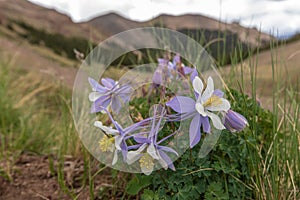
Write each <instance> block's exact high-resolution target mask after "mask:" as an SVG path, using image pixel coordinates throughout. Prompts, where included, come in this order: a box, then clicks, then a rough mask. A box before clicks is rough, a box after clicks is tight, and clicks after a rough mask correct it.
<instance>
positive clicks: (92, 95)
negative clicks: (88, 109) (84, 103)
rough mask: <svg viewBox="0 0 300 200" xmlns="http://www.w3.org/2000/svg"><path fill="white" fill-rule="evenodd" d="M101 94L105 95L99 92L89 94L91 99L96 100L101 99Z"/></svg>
mask: <svg viewBox="0 0 300 200" xmlns="http://www.w3.org/2000/svg"><path fill="white" fill-rule="evenodd" d="M101 96H103V94H100V93H99V92H91V93H90V94H89V100H90V101H93V102H94V101H96V100H97V99H99V98H100V97H101Z"/></svg>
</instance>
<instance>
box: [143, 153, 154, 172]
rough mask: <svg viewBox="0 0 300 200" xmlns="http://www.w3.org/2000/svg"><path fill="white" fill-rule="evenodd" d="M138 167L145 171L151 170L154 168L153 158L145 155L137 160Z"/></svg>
mask: <svg viewBox="0 0 300 200" xmlns="http://www.w3.org/2000/svg"><path fill="white" fill-rule="evenodd" d="M139 162H140V167H141V168H143V169H147V170H152V169H153V167H154V162H153V158H152V157H151V156H150V155H149V154H148V153H145V154H144V155H143V156H142V157H141V158H140V160H139Z"/></svg>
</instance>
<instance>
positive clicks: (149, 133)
mask: <svg viewBox="0 0 300 200" xmlns="http://www.w3.org/2000/svg"><path fill="white" fill-rule="evenodd" d="M178 74H179V75H178ZM180 76H184V77H189V79H190V82H191V84H190V85H191V89H192V90H193V93H194V96H193V97H190V96H174V97H172V98H171V100H169V101H167V103H166V104H165V105H154V106H153V108H154V109H153V112H152V113H151V116H149V117H148V118H146V119H142V120H140V121H138V122H136V123H133V124H132V125H130V126H128V127H125V128H124V127H122V126H121V125H120V124H119V123H118V122H117V121H116V120H115V119H114V118H113V116H112V114H111V113H110V112H109V110H112V111H113V112H114V113H119V111H120V110H121V108H122V106H123V105H124V103H126V102H129V100H130V95H131V92H132V87H131V86H130V84H120V83H118V82H117V81H114V80H112V79H110V78H103V79H101V83H102V85H101V84H100V83H98V82H97V81H96V80H94V79H92V78H89V83H90V85H91V87H92V90H93V91H92V92H91V93H90V95H89V99H90V101H92V102H93V103H92V107H91V112H92V113H98V112H101V113H103V114H107V116H108V117H109V119H110V121H111V124H112V125H113V126H114V128H113V127H108V126H105V125H103V123H102V122H101V121H96V122H94V126H96V127H97V128H99V129H101V130H102V131H103V132H104V135H103V137H102V139H101V140H100V141H99V149H100V150H101V151H102V152H108V153H110V154H111V155H113V156H112V165H115V164H116V163H117V162H118V159H119V154H120V155H122V157H123V162H124V163H126V164H128V165H132V164H133V163H137V162H138V164H139V166H140V169H141V171H142V172H143V173H144V174H146V175H149V174H151V173H152V171H153V170H154V169H155V167H158V166H156V165H160V166H161V167H162V168H164V169H168V168H169V169H172V170H175V167H174V164H173V162H172V159H171V157H170V156H171V155H172V156H175V157H178V156H179V155H178V153H177V152H176V151H175V150H174V149H173V148H170V147H168V146H167V145H166V144H167V141H168V139H169V138H171V137H173V136H174V135H175V134H177V132H176V131H174V133H168V134H166V133H165V132H164V131H163V128H164V124H165V123H167V124H168V123H174V122H180V121H185V120H190V125H189V144H190V148H193V147H194V146H195V145H197V144H198V143H199V141H200V139H201V134H202V132H205V133H210V132H211V128H212V126H213V127H214V128H215V129H218V130H223V129H228V130H229V131H231V132H237V131H238V132H239V131H242V130H243V129H244V128H245V127H246V126H247V124H248V122H247V120H246V118H245V117H244V116H242V115H241V114H239V113H236V112H234V111H232V110H231V109H230V103H229V101H228V100H226V99H225V98H224V93H223V92H222V91H221V90H219V89H215V86H214V81H213V79H212V78H211V77H208V79H207V81H206V82H204V80H202V79H201V78H200V77H199V74H198V72H197V70H196V68H191V67H187V66H185V65H184V64H183V63H182V62H181V60H180V56H179V55H178V54H176V55H175V56H174V58H173V61H172V62H170V61H169V60H168V59H165V58H160V59H158V67H157V69H156V70H155V72H154V74H153V79H152V81H153V83H154V84H157V85H161V84H164V83H166V82H167V81H169V80H172V79H179V78H180ZM167 107H169V108H171V109H172V110H173V111H174V112H175V114H174V113H173V114H172V113H170V112H167V110H168V109H166V108H167Z"/></svg>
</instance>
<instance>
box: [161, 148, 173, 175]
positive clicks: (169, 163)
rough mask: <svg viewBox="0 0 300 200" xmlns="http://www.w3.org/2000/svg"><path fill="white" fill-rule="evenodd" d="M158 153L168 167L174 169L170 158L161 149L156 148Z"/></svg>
mask: <svg viewBox="0 0 300 200" xmlns="http://www.w3.org/2000/svg"><path fill="white" fill-rule="evenodd" d="M158 153H159V155H160V157H161V158H162V159H163V160H164V161H165V162H166V163H167V164H168V167H169V168H170V169H172V170H173V171H175V167H174V164H173V162H172V160H171V158H170V157H169V156H168V155H167V154H166V153H165V152H163V151H161V150H158Z"/></svg>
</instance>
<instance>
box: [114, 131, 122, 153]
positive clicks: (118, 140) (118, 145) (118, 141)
mask: <svg viewBox="0 0 300 200" xmlns="http://www.w3.org/2000/svg"><path fill="white" fill-rule="evenodd" d="M122 140H123V137H122V136H121V135H117V136H115V146H116V149H118V150H121V147H120V145H121V142H122Z"/></svg>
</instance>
